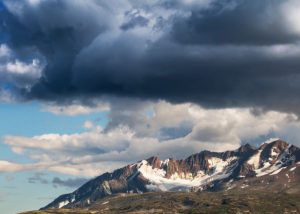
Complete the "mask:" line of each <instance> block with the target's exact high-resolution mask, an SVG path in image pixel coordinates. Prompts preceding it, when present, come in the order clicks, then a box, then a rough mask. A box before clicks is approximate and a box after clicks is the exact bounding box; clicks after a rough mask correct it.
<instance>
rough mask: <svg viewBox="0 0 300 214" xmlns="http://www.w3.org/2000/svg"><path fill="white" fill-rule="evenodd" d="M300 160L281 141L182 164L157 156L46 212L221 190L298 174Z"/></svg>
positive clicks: (209, 154) (100, 180)
mask: <svg viewBox="0 0 300 214" xmlns="http://www.w3.org/2000/svg"><path fill="white" fill-rule="evenodd" d="M299 161H300V149H299V148H298V147H296V146H293V145H289V144H288V143H287V142H285V141H283V140H280V139H272V140H269V141H267V142H265V143H263V144H262V145H261V146H260V147H259V148H257V149H255V148H253V147H252V146H251V145H250V144H245V145H242V146H241V147H240V148H238V149H237V150H235V151H226V152H211V151H202V152H199V153H195V154H193V155H191V156H189V157H187V158H186V159H181V160H176V159H171V158H169V159H166V160H161V159H160V158H159V157H157V156H152V157H150V158H148V159H146V160H142V161H139V162H137V163H136V164H131V165H127V166H125V167H123V168H120V169H117V170H115V171H114V172H112V173H104V174H102V175H100V176H98V177H97V178H95V179H92V180H90V181H89V182H87V183H86V184H84V185H83V186H82V187H80V188H79V189H77V190H76V191H74V192H73V193H70V194H65V195H62V196H60V197H58V198H57V199H56V200H54V201H53V202H52V203H50V204H49V205H47V206H46V207H44V208H45V209H49V208H61V207H82V206H86V205H89V204H90V203H93V202H94V201H96V200H98V199H99V198H103V197H106V196H108V195H111V194H116V193H129V192H136V193H142V192H149V191H203V190H218V189H220V188H222V187H223V186H224V185H225V186H226V185H227V184H230V183H232V182H235V181H236V182H238V181H240V180H241V179H245V180H246V178H247V179H251V178H262V177H272V176H275V175H276V176H277V175H278V173H280V172H281V171H282V170H285V169H286V168H288V169H293V170H295V169H296V168H298V167H300V164H299ZM278 177H280V178H281V179H283V178H284V177H285V176H278ZM271 180H274V178H272V179H271ZM44 208H43V209H44Z"/></svg>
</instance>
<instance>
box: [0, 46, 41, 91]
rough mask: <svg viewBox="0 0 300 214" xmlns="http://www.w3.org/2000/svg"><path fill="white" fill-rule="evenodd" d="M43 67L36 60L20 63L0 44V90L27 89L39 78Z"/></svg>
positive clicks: (7, 48) (9, 50)
mask: <svg viewBox="0 0 300 214" xmlns="http://www.w3.org/2000/svg"><path fill="white" fill-rule="evenodd" d="M43 66H44V65H43V63H42V62H41V61H39V59H36V58H33V59H30V60H27V61H21V60H20V59H18V56H17V55H16V53H14V52H13V50H11V49H10V48H9V47H8V46H7V45H6V44H0V90H2V91H3V90H5V86H6V87H8V88H10V87H12V88H13V87H17V88H24V89H29V88H30V87H31V86H32V85H33V84H34V83H35V82H36V81H37V80H38V79H39V78H40V77H41V73H42V69H43ZM1 86H2V87H1Z"/></svg>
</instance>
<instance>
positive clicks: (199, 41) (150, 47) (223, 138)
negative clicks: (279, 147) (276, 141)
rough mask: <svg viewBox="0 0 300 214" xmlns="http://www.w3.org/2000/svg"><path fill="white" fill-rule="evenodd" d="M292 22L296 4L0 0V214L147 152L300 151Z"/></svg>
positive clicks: (299, 33)
mask: <svg viewBox="0 0 300 214" xmlns="http://www.w3.org/2000/svg"><path fill="white" fill-rule="evenodd" d="M299 14H300V2H299V1H298V0H264V1H261V0H251V1H248V0H144V1H139V0H122V1H120V0H110V1H104V0H90V1H84V0H76V1H74V0H52V1H49V0H0V212H1V213H6V214H11V213H16V212H18V211H24V210H34V209H39V208H40V207H42V206H45V205H46V204H47V203H49V202H51V200H53V199H54V198H56V197H57V196H58V195H60V194H63V193H68V192H71V191H74V190H75V189H76V188H78V187H79V186H80V185H82V184H83V183H84V182H86V181H87V180H88V179H91V178H93V177H95V176H97V175H100V174H101V173H104V172H107V171H112V170H114V169H116V168H118V167H122V166H124V165H126V164H129V163H133V162H136V161H138V160H142V159H145V158H148V157H150V156H153V155H157V156H159V157H161V158H168V157H174V158H185V157H187V156H189V155H191V154H193V153H197V152H199V151H201V150H204V149H206V150H212V151H226V150H233V149H236V148H238V147H239V146H240V145H242V144H245V143H251V144H252V145H254V146H258V145H259V144H260V143H261V142H263V141H264V140H266V139H268V138H273V137H279V138H282V139H283V140H286V141H288V142H289V143H291V144H294V145H296V146H300V137H299V134H298V133H299V130H300V121H299V115H300V111H299V109H300V108H299V105H300V90H299V89H300V88H299V87H300V73H299V71H300V24H299V19H300V15H299ZM16 201H17V203H16Z"/></svg>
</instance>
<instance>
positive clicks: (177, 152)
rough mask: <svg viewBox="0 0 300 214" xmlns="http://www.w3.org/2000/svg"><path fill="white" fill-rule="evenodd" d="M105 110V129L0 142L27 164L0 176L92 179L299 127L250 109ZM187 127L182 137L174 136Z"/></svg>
mask: <svg viewBox="0 0 300 214" xmlns="http://www.w3.org/2000/svg"><path fill="white" fill-rule="evenodd" d="M134 107H136V108H134ZM111 111H112V112H111V113H110V119H111V124H110V126H109V128H107V129H102V128H100V127H97V126H95V125H94V124H93V123H92V122H91V121H86V122H85V123H84V124H83V125H84V126H85V127H86V128H87V129H86V131H85V132H82V133H74V134H65V135H60V134H44V135H38V136H33V137H22V136H6V137H5V138H4V142H5V143H6V144H7V145H9V146H10V147H11V149H12V151H13V152H15V153H17V154H20V155H24V156H26V157H27V158H29V159H31V160H32V162H33V163H32V164H17V163H11V162H7V161H2V162H0V165H1V167H0V171H19V170H35V169H39V170H49V171H54V172H60V173H65V174H73V175H81V174H84V175H87V176H95V175H98V174H101V173H103V172H105V171H109V170H112V169H114V168H116V167H121V166H123V165H125V164H129V163H131V162H135V161H137V160H141V159H144V158H147V157H150V156H153V155H159V156H160V157H161V158H167V157H170V156H172V157H174V158H184V157H186V156H188V155H190V154H193V153H196V152H199V151H201V150H203V149H208V150H212V151H225V150H232V149H236V148H237V147H239V146H240V144H241V142H245V141H251V140H253V139H256V138H257V137H259V136H264V135H268V134H270V133H271V132H273V133H275V134H278V136H285V135H286V134H288V135H289V136H291V134H290V133H289V131H290V130H291V128H292V127H294V128H298V129H299V128H300V123H299V121H298V118H297V117H296V116H295V115H293V114H287V113H280V112H261V113H260V114H257V115H254V114H252V111H251V110H250V109H236V108H235V109H203V108H202V107H200V106H197V105H194V104H190V103H187V104H179V105H172V104H170V103H167V102H163V101H161V102H158V103H149V102H147V103H144V104H142V103H140V105H139V106H137V105H134V103H131V104H130V102H128V103H127V106H123V105H118V106H117V107H114V108H112V110H111ZM114 121H117V122H114ZM119 121H122V123H118V122H119ZM187 127H188V129H187V130H188V131H187V132H185V133H184V134H183V135H178V133H177V132H180V131H181V129H186V128H187ZM147 131H148V132H147ZM161 135H170V136H169V138H162V137H161ZM298 142H299V141H298ZM292 143H294V142H292ZM95 169H97V170H95Z"/></svg>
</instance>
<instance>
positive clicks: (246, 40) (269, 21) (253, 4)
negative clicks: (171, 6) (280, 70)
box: [173, 0, 299, 45]
mask: <svg viewBox="0 0 300 214" xmlns="http://www.w3.org/2000/svg"><path fill="white" fill-rule="evenodd" d="M282 2H284V1H279V0H264V1H257V0H254V1H247V0H219V1H215V2H214V3H213V6H212V7H211V8H209V9H208V10H201V11H191V16H189V17H188V18H186V19H179V20H177V21H176V22H175V23H174V28H173V35H174V38H175V39H176V40H177V41H179V42H182V43H186V44H213V45H216V44H217V45H219V44H237V45H271V44H284V43H292V42H297V41H298V40H299V34H296V33H294V32H289V31H288V29H287V26H286V23H284V17H282V15H281V14H280V7H278V6H279V5H280V4H282ZM286 2H287V1H286Z"/></svg>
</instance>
